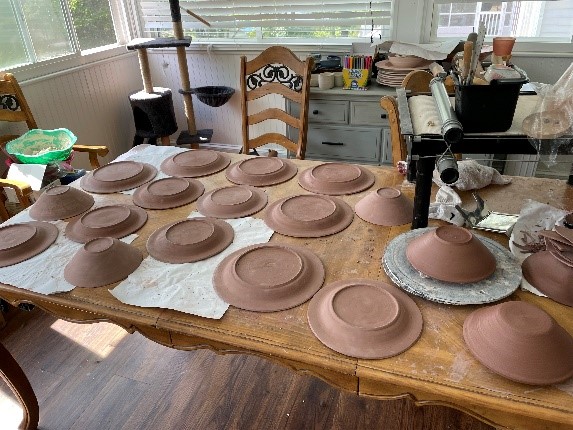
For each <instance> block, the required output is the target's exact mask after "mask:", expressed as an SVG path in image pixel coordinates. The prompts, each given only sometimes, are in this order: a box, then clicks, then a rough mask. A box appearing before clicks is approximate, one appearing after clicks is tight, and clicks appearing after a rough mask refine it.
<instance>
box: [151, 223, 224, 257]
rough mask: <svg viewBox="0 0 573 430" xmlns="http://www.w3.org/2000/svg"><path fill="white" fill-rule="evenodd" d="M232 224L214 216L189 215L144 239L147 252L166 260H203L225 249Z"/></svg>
mask: <svg viewBox="0 0 573 430" xmlns="http://www.w3.org/2000/svg"><path fill="white" fill-rule="evenodd" d="M234 237H235V232H234V231H233V227H231V226H230V225H229V224H228V223H226V222H225V221H222V220H218V219H215V218H204V217H197V218H189V219H185V220H182V221H176V222H174V223H171V224H168V225H165V226H163V227H161V228H159V229H157V230H156V231H155V232H153V234H152V235H151V236H149V239H148V240H147V252H149V255H151V256H152V257H153V258H155V259H156V260H159V261H163V262H165V263H191V262H194V261H200V260H204V259H206V258H208V257H211V256H213V255H216V254H218V253H219V252H221V251H223V250H224V249H225V248H227V247H228V246H229V245H230V244H231V243H232V242H233V238H234Z"/></svg>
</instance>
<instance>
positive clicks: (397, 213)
mask: <svg viewBox="0 0 573 430" xmlns="http://www.w3.org/2000/svg"><path fill="white" fill-rule="evenodd" d="M354 211H355V212H356V215H358V216H359V217H360V218H362V219H363V220H364V221H367V222H370V223H372V224H376V225H384V226H395V225H403V224H408V223H410V222H412V218H413V213H414V204H413V203H412V201H411V200H410V199H408V198H407V197H406V196H405V195H403V194H402V192H401V191H400V190H397V189H396V188H388V187H385V188H378V189H377V190H375V191H372V192H371V193H369V194H367V195H366V196H364V197H363V198H362V199H360V200H359V201H358V202H357V203H356V205H355V206H354Z"/></svg>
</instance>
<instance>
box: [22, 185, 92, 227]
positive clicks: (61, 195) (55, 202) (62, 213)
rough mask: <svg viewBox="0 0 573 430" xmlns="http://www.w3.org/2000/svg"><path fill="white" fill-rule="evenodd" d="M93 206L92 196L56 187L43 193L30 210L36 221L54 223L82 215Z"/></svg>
mask: <svg viewBox="0 0 573 430" xmlns="http://www.w3.org/2000/svg"><path fill="white" fill-rule="evenodd" d="M93 205H94V198H93V196H92V195H90V194H88V193H86V192H84V191H82V190H80V189H78V188H74V187H70V186H68V185H57V186H54V187H50V188H48V189H47V190H46V191H44V192H43V193H42V194H41V195H40V197H39V198H38V200H36V202H35V203H34V204H33V205H32V207H31V208H30V216H31V217H32V218H34V219H36V220H38V221H55V220H58V219H66V218H71V217H74V216H76V215H80V214H83V213H84V212H86V211H88V210H89V209H90V208H91V207H92V206H93Z"/></svg>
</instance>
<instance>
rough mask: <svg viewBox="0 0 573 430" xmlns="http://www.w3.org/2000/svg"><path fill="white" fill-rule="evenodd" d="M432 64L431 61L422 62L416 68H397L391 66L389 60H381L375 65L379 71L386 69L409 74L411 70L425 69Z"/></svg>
mask: <svg viewBox="0 0 573 430" xmlns="http://www.w3.org/2000/svg"><path fill="white" fill-rule="evenodd" d="M432 63H433V61H431V60H424V62H423V63H420V65H418V66H416V67H397V66H395V65H393V64H392V62H391V61H390V60H381V61H378V62H377V63H376V64H375V65H376V67H378V68H379V69H383V70H384V69H386V70H406V71H408V72H410V71H412V70H424V69H427V68H428V66H429V65H430V64H432Z"/></svg>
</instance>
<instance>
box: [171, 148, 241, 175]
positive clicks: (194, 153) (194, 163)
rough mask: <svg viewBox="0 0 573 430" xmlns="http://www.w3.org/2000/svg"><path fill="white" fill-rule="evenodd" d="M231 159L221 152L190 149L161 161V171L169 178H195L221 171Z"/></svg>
mask: <svg viewBox="0 0 573 430" xmlns="http://www.w3.org/2000/svg"><path fill="white" fill-rule="evenodd" d="M230 162H231V158H230V157H229V156H228V155H227V154H224V153H222V152H217V151H213V150H211V149H191V150H189V151H185V152H180V153H179V154H175V155H172V156H171V157H169V158H167V159H165V160H163V162H162V163H161V166H160V168H161V171H162V172H163V173H166V174H168V175H170V176H180V177H184V178H197V177H199V176H207V175H211V174H213V173H216V172H219V171H221V170H223V169H224V168H225V167H227V166H228V165H229V163H230Z"/></svg>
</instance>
